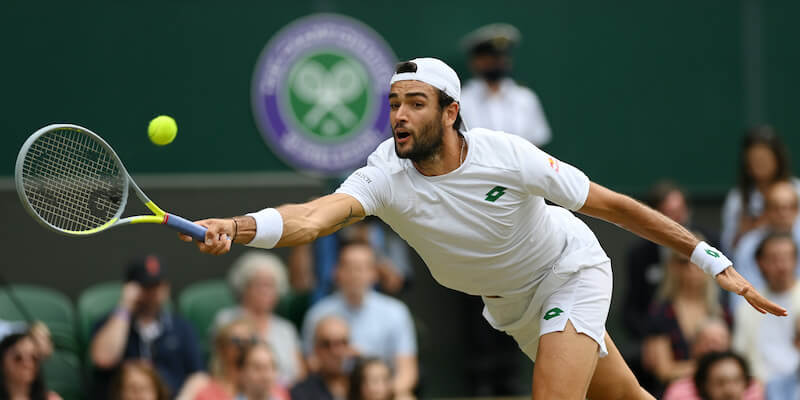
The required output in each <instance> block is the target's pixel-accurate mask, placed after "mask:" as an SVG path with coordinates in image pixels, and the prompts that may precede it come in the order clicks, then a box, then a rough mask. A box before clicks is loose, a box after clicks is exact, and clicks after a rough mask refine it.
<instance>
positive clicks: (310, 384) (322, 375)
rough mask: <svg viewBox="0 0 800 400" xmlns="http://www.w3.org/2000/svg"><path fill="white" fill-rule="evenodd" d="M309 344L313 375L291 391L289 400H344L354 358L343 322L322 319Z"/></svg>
mask: <svg viewBox="0 0 800 400" xmlns="http://www.w3.org/2000/svg"><path fill="white" fill-rule="evenodd" d="M313 342H314V344H313V350H312V354H311V356H310V358H312V359H313V362H312V364H313V365H314V368H313V369H312V371H313V372H312V373H311V374H309V375H308V377H306V379H305V380H303V381H302V382H300V383H298V384H297V385H295V386H294V387H293V388H292V390H291V391H290V395H291V398H292V400H334V399H344V398H345V396H346V395H347V390H348V383H349V382H348V379H349V378H348V375H349V373H350V372H351V371H350V370H351V369H352V361H353V358H354V356H355V355H356V352H355V350H354V349H353V348H352V347H350V328H349V327H348V325H347V322H346V321H345V320H343V319H341V318H339V317H337V316H328V317H323V318H322V319H320V320H319V322H317V324H316V325H315V327H314V337H313Z"/></svg>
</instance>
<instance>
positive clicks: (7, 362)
mask: <svg viewBox="0 0 800 400" xmlns="http://www.w3.org/2000/svg"><path fill="white" fill-rule="evenodd" d="M0 360H2V363H3V365H2V368H3V377H2V379H0V399H10V400H45V399H46V400H60V399H61V396H59V395H58V394H57V393H55V392H52V391H49V390H47V386H46V385H45V382H44V378H43V377H42V370H41V363H40V361H41V359H40V352H39V350H38V349H37V346H36V343H35V341H34V339H33V338H32V337H31V336H30V335H28V334H26V333H12V334H10V335H7V336H6V337H5V338H3V340H2V341H0Z"/></svg>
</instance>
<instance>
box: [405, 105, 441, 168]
mask: <svg viewBox="0 0 800 400" xmlns="http://www.w3.org/2000/svg"><path fill="white" fill-rule="evenodd" d="M440 120H441V113H439V118H434V119H432V120H431V121H430V122H428V123H427V124H425V125H424V126H423V127H422V128H421V129H420V130H419V132H418V133H419V134H418V135H413V133H412V132H410V131H409V135H411V136H412V139H413V145H412V146H411V148H410V149H408V150H406V151H403V152H401V151H400V148H399V147H398V146H397V142H395V144H394V152H395V154H397V157H399V158H407V159H409V160H411V161H413V162H422V161H427V160H430V159H431V158H433V157H434V156H435V155H436V154H438V153H439V152H440V151H441V149H442V145H443V143H444V140H443V139H444V126H443V125H442V124H441V122H440ZM394 129H395V128H394V127H393V128H392V134H393V135H395V137H397V136H396V134H395V132H394Z"/></svg>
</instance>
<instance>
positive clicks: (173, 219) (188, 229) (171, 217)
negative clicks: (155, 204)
mask: <svg viewBox="0 0 800 400" xmlns="http://www.w3.org/2000/svg"><path fill="white" fill-rule="evenodd" d="M164 223H165V224H166V225H167V226H169V227H171V228H172V229H175V230H176V231H178V232H181V233H183V234H186V235H189V236H191V237H192V238H194V240H197V241H198V242H202V241H205V240H206V231H207V230H208V229H206V227H204V226H200V225H197V224H195V223H194V222H192V221H189V220H188V219H186V218H181V217H179V216H177V215H175V214H169V213H167V215H166V220H165V221H164Z"/></svg>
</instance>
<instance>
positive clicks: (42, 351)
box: [0, 319, 53, 360]
mask: <svg viewBox="0 0 800 400" xmlns="http://www.w3.org/2000/svg"><path fill="white" fill-rule="evenodd" d="M14 333H27V334H28V336H30V338H31V339H33V342H34V344H36V350H37V351H38V352H39V359H40V360H44V359H46V358H48V357H50V355H51V354H53V340H52V338H51V336H50V329H49V328H47V325H45V324H44V322H42V321H34V322H33V323H32V324H30V326H29V325H28V324H27V323H25V322H22V321H6V320H2V319H0V340H3V339H4V338H5V337H6V336H8V335H11V334H14Z"/></svg>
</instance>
